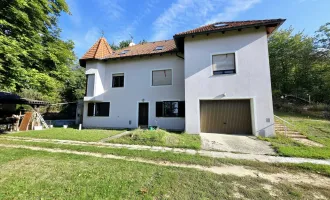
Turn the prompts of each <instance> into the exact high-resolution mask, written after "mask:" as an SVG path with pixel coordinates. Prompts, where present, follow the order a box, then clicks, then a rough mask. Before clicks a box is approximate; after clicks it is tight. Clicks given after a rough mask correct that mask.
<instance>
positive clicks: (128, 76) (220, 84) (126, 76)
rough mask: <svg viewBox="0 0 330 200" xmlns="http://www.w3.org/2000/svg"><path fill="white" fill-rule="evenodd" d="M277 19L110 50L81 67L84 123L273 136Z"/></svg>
mask: <svg viewBox="0 0 330 200" xmlns="http://www.w3.org/2000/svg"><path fill="white" fill-rule="evenodd" d="M283 22H284V20H283V19H274V20H254V21H239V22H221V23H214V24H210V25H206V26H203V27H199V28H197V29H193V30H190V31H187V32H183V33H178V34H176V35H174V39H173V40H165V41H158V42H149V43H144V44H137V45H134V44H131V45H130V46H129V47H127V48H124V49H120V50H117V51H114V50H112V49H111V47H110V46H109V44H108V43H107V41H106V40H105V38H100V39H99V40H98V41H97V42H96V43H95V44H94V45H93V47H91V49H89V51H88V52H87V53H86V54H85V55H84V56H83V57H82V58H81V59H80V64H81V66H83V67H86V76H87V90H86V96H85V97H84V115H83V126H84V127H90V128H91V127H100V128H130V129H131V128H132V129H133V128H137V127H139V126H140V127H146V126H157V127H160V128H163V129H169V130H180V131H183V130H185V131H186V132H187V133H191V134H198V133H200V132H207V133H228V134H253V135H260V136H273V135H274V117H273V107H272V95H271V80H270V69H269V60H268V44H267V38H268V36H269V35H270V34H271V33H272V32H273V31H274V30H275V29H276V28H277V27H279V26H280V25H281V24H282V23H283Z"/></svg>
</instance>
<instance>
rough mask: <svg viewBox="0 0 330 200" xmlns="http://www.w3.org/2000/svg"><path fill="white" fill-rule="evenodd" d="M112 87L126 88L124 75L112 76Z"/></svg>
mask: <svg viewBox="0 0 330 200" xmlns="http://www.w3.org/2000/svg"><path fill="white" fill-rule="evenodd" d="M112 87H113V88H116V87H124V73H120V74H112Z"/></svg>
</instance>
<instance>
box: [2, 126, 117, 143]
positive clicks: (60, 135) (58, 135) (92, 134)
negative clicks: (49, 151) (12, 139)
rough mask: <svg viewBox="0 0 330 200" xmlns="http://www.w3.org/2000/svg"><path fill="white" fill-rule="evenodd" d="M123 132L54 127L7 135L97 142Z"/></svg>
mask: <svg viewBox="0 0 330 200" xmlns="http://www.w3.org/2000/svg"><path fill="white" fill-rule="evenodd" d="M121 132H123V131H117V130H96V129H83V130H81V131H79V130H77V129H73V128H67V129H64V128H52V129H47V130H41V131H24V132H17V133H12V134H8V135H7V136H17V137H31V138H42V139H58V140H77V141H86V142H96V141H100V140H101V139H103V138H107V137H110V136H113V135H116V134H119V133H121ZM5 136H6V135H5ZM0 137H1V136H0Z"/></svg>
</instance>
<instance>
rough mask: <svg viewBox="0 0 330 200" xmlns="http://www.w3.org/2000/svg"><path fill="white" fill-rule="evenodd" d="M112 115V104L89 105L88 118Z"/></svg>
mask: <svg viewBox="0 0 330 200" xmlns="http://www.w3.org/2000/svg"><path fill="white" fill-rule="evenodd" d="M109 115H110V102H102V103H88V109H87V116H89V117H91V116H102V117H108V116H109Z"/></svg>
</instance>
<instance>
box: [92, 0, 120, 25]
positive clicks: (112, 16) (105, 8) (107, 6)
mask: <svg viewBox="0 0 330 200" xmlns="http://www.w3.org/2000/svg"><path fill="white" fill-rule="evenodd" d="M122 2H123V1H120V0H98V3H99V5H100V7H101V9H102V12H103V13H104V16H105V17H106V18H107V20H111V21H113V20H118V19H120V18H121V17H122V15H123V12H124V11H125V10H124V8H123V7H122V5H121V3H122ZM103 13H102V14H103Z"/></svg>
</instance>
